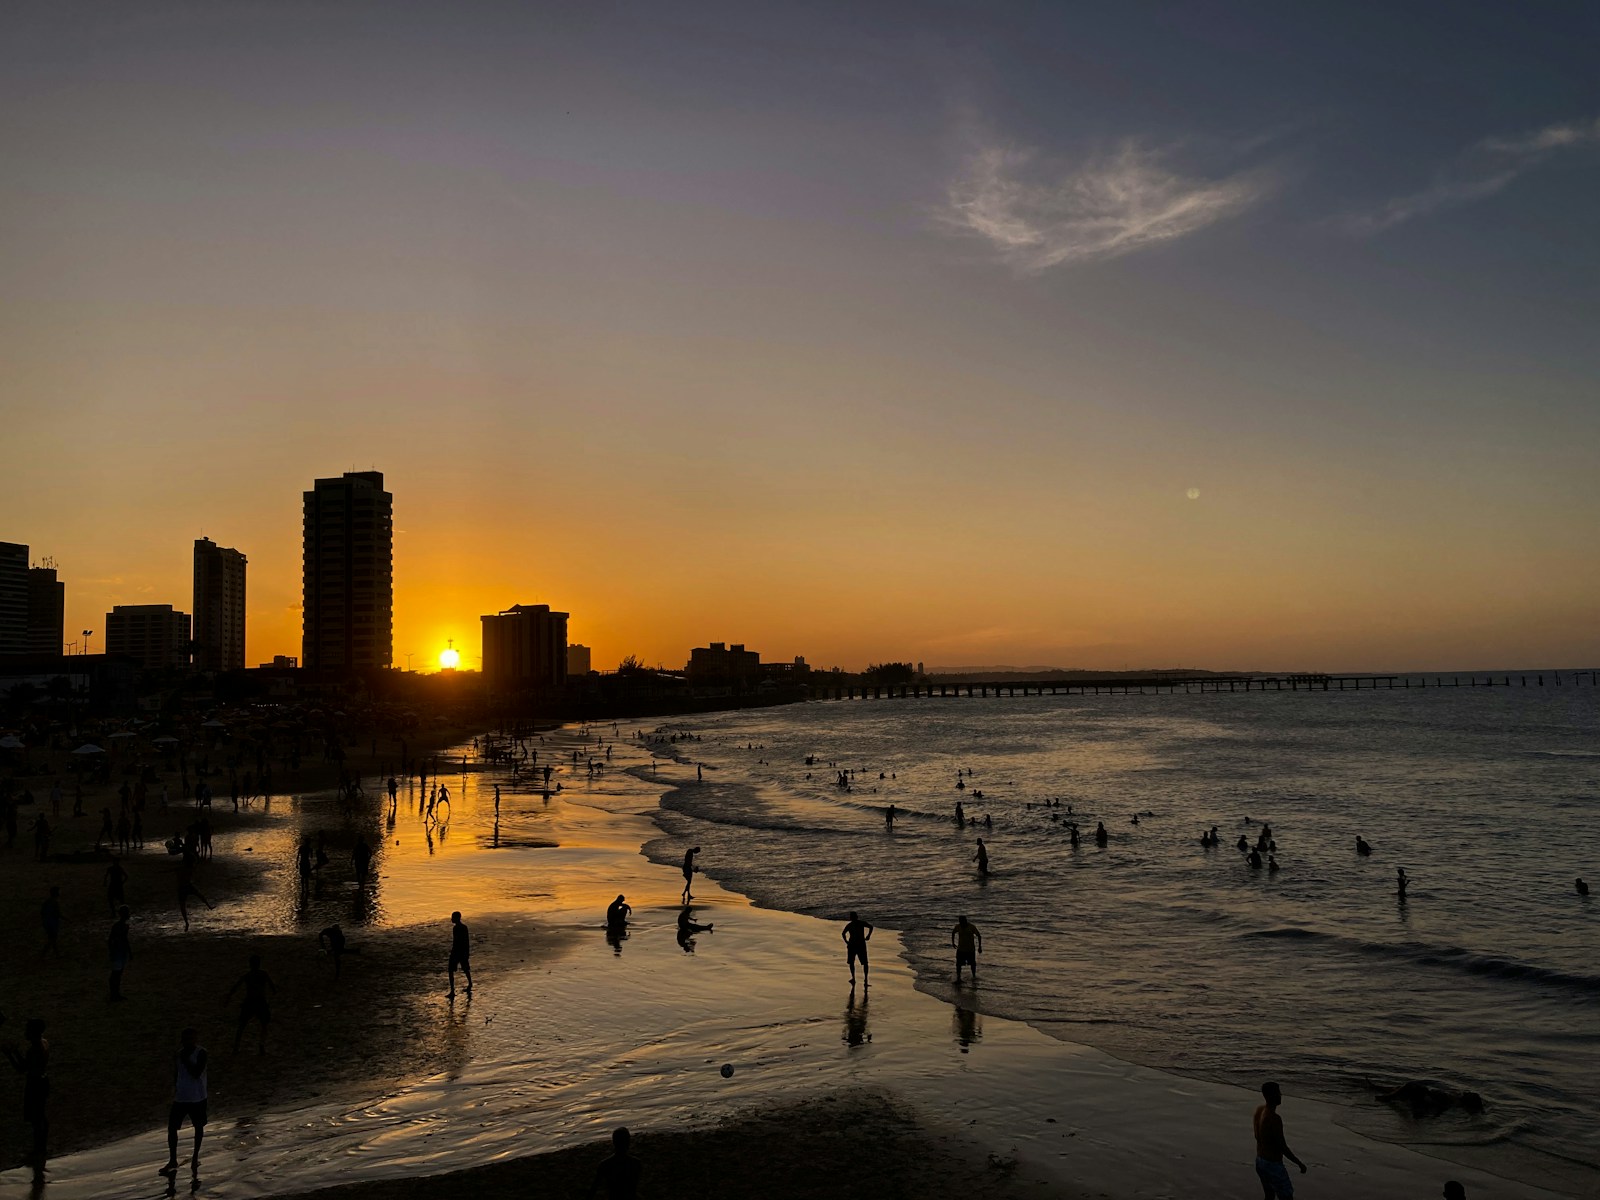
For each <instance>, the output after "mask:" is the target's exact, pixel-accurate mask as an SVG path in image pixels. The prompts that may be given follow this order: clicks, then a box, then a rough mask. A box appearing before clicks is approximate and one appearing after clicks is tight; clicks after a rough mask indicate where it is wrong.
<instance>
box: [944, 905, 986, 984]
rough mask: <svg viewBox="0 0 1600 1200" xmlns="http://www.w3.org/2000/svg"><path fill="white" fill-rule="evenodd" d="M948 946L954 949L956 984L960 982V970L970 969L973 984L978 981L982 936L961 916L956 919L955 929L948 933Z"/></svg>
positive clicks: (975, 927)
mask: <svg viewBox="0 0 1600 1200" xmlns="http://www.w3.org/2000/svg"><path fill="white" fill-rule="evenodd" d="M950 944H951V945H952V946H954V947H955V948H956V982H957V983H960V982H961V968H962V967H963V966H967V967H971V968H972V979H973V982H977V979H978V955H980V954H982V953H983V934H981V933H979V932H978V927H977V926H976V925H974V924H973V923H972V922H971V921H969V920H967V918H966V916H965V915H964V914H963V915H962V916H959V917H957V918H956V927H955V928H954V929H952V930H951V931H950Z"/></svg>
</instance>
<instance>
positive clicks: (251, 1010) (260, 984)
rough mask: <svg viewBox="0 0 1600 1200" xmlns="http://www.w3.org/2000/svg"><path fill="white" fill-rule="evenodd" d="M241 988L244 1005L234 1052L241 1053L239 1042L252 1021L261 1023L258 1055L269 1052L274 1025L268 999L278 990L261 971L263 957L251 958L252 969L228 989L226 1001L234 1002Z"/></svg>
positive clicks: (235, 1038)
mask: <svg viewBox="0 0 1600 1200" xmlns="http://www.w3.org/2000/svg"><path fill="white" fill-rule="evenodd" d="M240 988H243V989H244V1003H243V1004H241V1005H239V1026H238V1028H237V1029H235V1030H234V1032H233V1052H234V1053H235V1054H237V1053H238V1052H239V1041H240V1039H241V1038H243V1037H244V1027H245V1026H246V1025H248V1024H250V1022H251V1021H257V1022H259V1023H260V1026H261V1032H260V1037H259V1038H258V1039H257V1041H256V1053H257V1054H265V1053H266V1052H267V1026H268V1025H269V1024H271V1023H272V1006H271V1005H270V1004H268V1002H267V997H268V994H269V993H271V992H276V991H277V990H278V988H277V985H276V984H274V983H273V982H272V976H270V975H268V974H267V973H266V972H265V971H263V970H262V969H261V955H259V954H252V955H251V956H250V969H249V970H248V971H246V972H245V973H244V974H243V975H241V976H239V978H238V979H235V980H234V981H233V986H232V987H231V988H229V989H228V994H227V995H226V996H224V997H223V999H224V1000H232V999H233V994H234V993H235V992H237V991H238V990H239V989H240Z"/></svg>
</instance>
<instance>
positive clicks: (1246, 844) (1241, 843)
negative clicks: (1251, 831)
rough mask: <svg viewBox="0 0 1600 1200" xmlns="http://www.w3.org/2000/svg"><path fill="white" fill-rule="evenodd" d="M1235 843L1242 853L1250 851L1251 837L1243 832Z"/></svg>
mask: <svg viewBox="0 0 1600 1200" xmlns="http://www.w3.org/2000/svg"><path fill="white" fill-rule="evenodd" d="M1234 845H1235V846H1237V847H1238V848H1239V853H1240V854H1248V853H1250V839H1249V838H1247V837H1245V835H1244V834H1242V833H1241V834H1240V835H1239V840H1238V841H1237V842H1235V843H1234Z"/></svg>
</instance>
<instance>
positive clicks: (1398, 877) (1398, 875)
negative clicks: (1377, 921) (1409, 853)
mask: <svg viewBox="0 0 1600 1200" xmlns="http://www.w3.org/2000/svg"><path fill="white" fill-rule="evenodd" d="M1410 884H1411V879H1410V877H1409V876H1408V875H1407V874H1406V869H1405V868H1404V867H1396V868H1395V886H1394V894H1395V895H1396V896H1398V897H1399V898H1400V899H1401V900H1402V901H1403V900H1404V899H1405V898H1406V888H1407V887H1409V886H1410Z"/></svg>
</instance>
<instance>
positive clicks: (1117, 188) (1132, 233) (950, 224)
mask: <svg viewBox="0 0 1600 1200" xmlns="http://www.w3.org/2000/svg"><path fill="white" fill-rule="evenodd" d="M1037 157H1038V156H1037V154H1036V153H1035V152H1034V151H1032V150H1025V149H1016V148H1009V147H998V146H989V147H984V148H981V149H979V150H978V151H977V152H976V153H974V154H973V155H972V156H971V157H970V158H969V159H968V161H967V163H966V166H965V168H964V170H963V171H962V173H961V174H960V176H959V177H958V178H957V179H956V180H955V181H954V182H953V183H952V184H951V185H950V189H949V193H948V196H947V203H946V207H945V210H944V212H943V214H942V216H943V223H944V225H945V226H946V227H947V228H950V229H952V230H954V231H956V232H959V233H962V234H968V235H974V236H977V237H980V238H982V239H983V240H984V241H986V242H988V243H989V244H990V245H991V246H992V247H994V249H995V250H996V251H997V252H998V253H999V254H1000V256H1001V257H1002V258H1003V259H1004V260H1005V261H1006V262H1008V263H1010V264H1011V265H1012V266H1014V267H1016V268H1017V269H1019V270H1022V271H1026V272H1039V271H1045V270H1049V269H1050V268H1052V267H1060V266H1068V265H1071V264H1074V263H1082V262H1091V261H1094V260H1097V259H1107V258H1117V257H1120V256H1121V255H1124V254H1132V253H1134V252H1135V251H1138V250H1144V249H1148V248H1150V247H1153V246H1158V245H1160V244H1162V243H1164V242H1170V241H1174V240H1176V239H1178V238H1182V237H1187V236H1189V235H1190V234H1193V233H1197V232H1199V231H1200V230H1202V229H1204V228H1206V227H1207V226H1209V225H1214V224H1216V223H1217V222H1218V221H1222V220H1225V219H1227V218H1229V217H1233V216H1236V215H1238V214H1239V213H1241V212H1244V211H1245V210H1246V209H1248V208H1251V207H1253V206H1254V205H1255V204H1257V203H1259V202H1260V201H1261V200H1262V199H1263V198H1265V197H1266V196H1267V195H1268V194H1269V193H1270V192H1271V190H1272V180H1271V178H1270V177H1269V176H1268V175H1267V174H1266V173H1264V172H1259V171H1254V172H1246V173H1241V174H1236V175H1232V176H1229V177H1227V178H1223V179H1197V178H1190V177H1186V176H1184V175H1180V174H1178V173H1177V172H1176V171H1174V170H1171V169H1170V168H1169V167H1168V166H1167V165H1166V163H1165V162H1164V160H1163V156H1162V155H1160V154H1158V153H1156V152H1155V151H1151V150H1146V149H1142V148H1141V147H1139V146H1138V145H1137V144H1136V143H1133V142H1126V143H1123V145H1122V146H1121V147H1119V148H1118V149H1117V150H1116V152H1114V153H1113V154H1111V155H1109V156H1105V157H1102V158H1098V159H1093V160H1090V161H1088V162H1085V163H1084V164H1083V165H1081V166H1080V167H1078V168H1077V169H1076V170H1073V171H1070V172H1068V173H1067V174H1066V175H1065V176H1064V177H1062V178H1060V179H1057V180H1055V181H1053V182H1044V181H1040V180H1038V179H1037V178H1036V177H1031V176H1030V170H1031V169H1032V168H1033V167H1034V165H1035V162H1036V159H1037Z"/></svg>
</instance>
